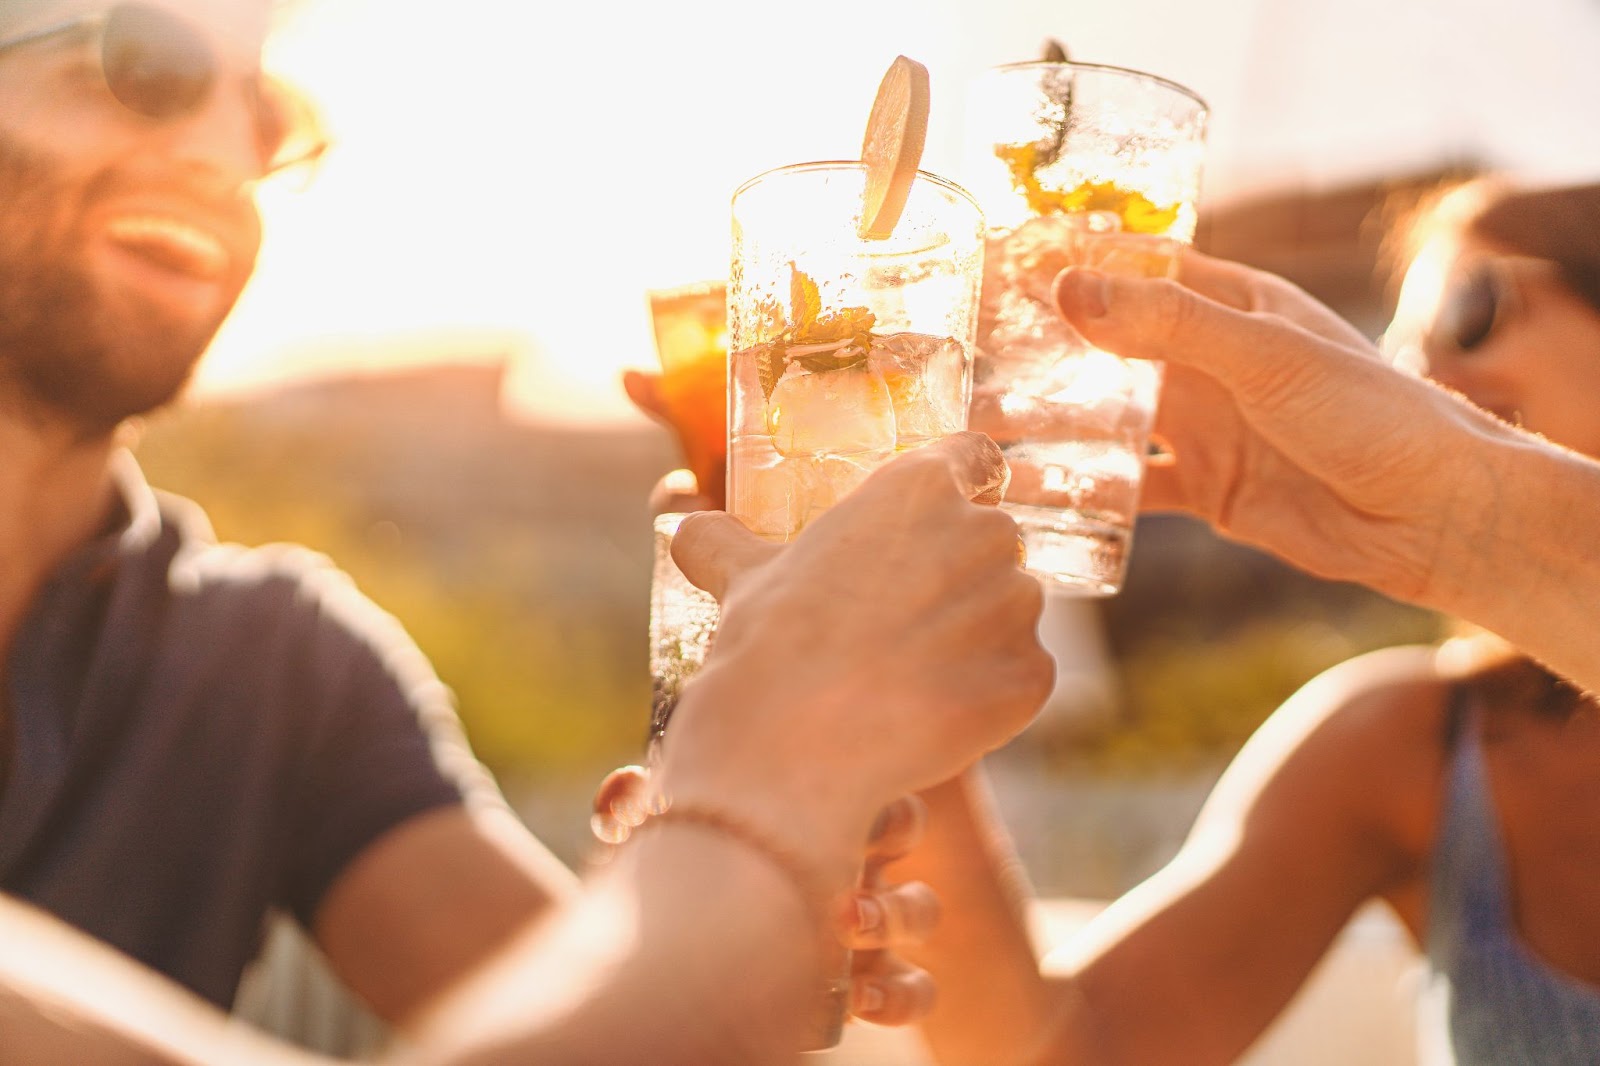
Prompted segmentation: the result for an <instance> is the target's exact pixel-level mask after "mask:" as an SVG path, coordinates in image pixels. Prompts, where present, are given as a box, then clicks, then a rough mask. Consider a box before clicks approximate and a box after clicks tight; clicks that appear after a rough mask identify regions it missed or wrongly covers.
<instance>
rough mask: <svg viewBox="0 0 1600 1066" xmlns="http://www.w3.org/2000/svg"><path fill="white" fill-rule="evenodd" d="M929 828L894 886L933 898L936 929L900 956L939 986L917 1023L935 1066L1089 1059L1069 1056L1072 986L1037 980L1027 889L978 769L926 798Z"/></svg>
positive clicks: (1077, 1040) (1078, 1017)
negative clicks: (926, 888) (920, 889)
mask: <svg viewBox="0 0 1600 1066" xmlns="http://www.w3.org/2000/svg"><path fill="white" fill-rule="evenodd" d="M922 796H923V800H924V802H925V803H926V804H927V807H928V824H927V829H926V832H925V835H924V838H923V842H922V844H921V846H919V848H918V849H917V850H916V851H915V852H913V853H912V854H911V855H910V856H908V857H907V858H906V859H903V860H901V861H900V862H898V863H896V864H895V865H894V866H893V867H891V873H892V875H893V877H894V878H895V879H896V880H911V879H915V880H922V881H926V882H928V883H929V884H930V885H932V886H933V888H934V891H935V892H937V893H938V895H939V901H940V908H941V914H942V915H943V917H942V918H941V921H940V924H939V927H938V929H937V930H935V932H934V934H933V935H932V936H931V937H930V938H929V939H928V942H927V943H926V944H924V945H921V946H920V947H918V948H915V949H909V950H907V951H905V952H904V954H905V955H906V956H907V958H909V959H910V960H911V961H912V962H914V963H916V964H917V965H919V966H922V967H924V968H926V969H927V970H928V971H929V972H930V973H932V974H933V975H934V978H935V980H936V981H937V983H938V988H939V998H938V1001H937V1004H936V1006H935V1007H934V1010H933V1013H932V1014H931V1015H930V1016H929V1017H928V1018H927V1020H926V1021H924V1022H923V1026H922V1028H923V1033H924V1035H925V1037H926V1038H927V1042H928V1047H929V1050H930V1051H931V1052H932V1053H933V1055H934V1058H935V1059H936V1060H937V1061H938V1062H939V1063H940V1064H941V1066H979V1064H982V1066H1008V1064H1023V1063H1033V1062H1036V1061H1041V1055H1042V1054H1043V1053H1044V1052H1045V1051H1046V1050H1047V1049H1051V1050H1053V1051H1054V1052H1055V1053H1056V1054H1055V1056H1054V1057H1053V1058H1052V1061H1061V1062H1088V1061H1090V1060H1089V1059H1087V1058H1085V1057H1083V1056H1081V1055H1074V1054H1071V1049H1072V1048H1074V1047H1081V1046H1083V1043H1084V1038H1085V1037H1086V1035H1087V1034H1086V1032H1085V1031H1083V1024H1084V1022H1085V1021H1086V1018H1085V1017H1084V1016H1083V1015H1082V1014H1081V1012H1078V1011H1076V1010H1074V1009H1072V1003H1073V996H1074V994H1075V990H1074V989H1073V988H1072V987H1071V986H1070V985H1068V984H1067V983H1066V982H1064V981H1063V982H1057V981H1046V980H1045V979H1044V978H1042V977H1041V976H1040V971H1039V957H1038V954H1037V952H1036V949H1035V945H1034V942H1033V938H1032V935H1031V929H1030V910H1031V907H1032V905H1033V902H1034V897H1033V890H1032V888H1031V886H1030V885H1029V884H1028V880H1027V875H1026V872H1025V870H1024V869H1023V867H1022V864H1021V862H1020V860H1019V859H1018V857H1017V855H1016V852H1015V850H1014V848H1013V847H1012V845H1011V842H1010V839H1009V837H1008V835H1007V833H1006V830H1005V827H1004V825H1003V824H1002V823H1001V822H1000V820H999V817H998V815H997V813H996V811H995V810H994V805H993V797H992V796H991V794H990V791H989V786H988V782H987V780H986V779H985V778H984V776H983V774H982V772H981V770H977V769H974V770H971V771H968V772H967V773H966V774H963V775H962V776H961V777H959V778H956V779H954V780H952V781H950V782H948V783H946V784H944V785H941V786H939V787H937V788H934V789H930V790H928V791H927V792H925V793H923V794H922Z"/></svg>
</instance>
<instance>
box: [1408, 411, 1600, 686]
mask: <svg viewBox="0 0 1600 1066" xmlns="http://www.w3.org/2000/svg"><path fill="white" fill-rule="evenodd" d="M1474 447H1475V449H1476V451H1477V453H1478V455H1479V457H1480V460H1479V465H1480V468H1481V470H1482V471H1483V477H1484V479H1485V481H1486V486H1485V487H1484V488H1483V490H1482V491H1481V492H1480V493H1479V496H1478V499H1479V501H1480V502H1479V504H1478V509H1477V510H1476V511H1475V512H1474V513H1473V514H1472V516H1471V518H1470V520H1469V519H1466V518H1463V520H1461V521H1456V522H1453V523H1451V525H1450V528H1449V530H1448V531H1447V540H1446V541H1445V543H1444V544H1443V546H1442V548H1441V551H1440V555H1439V559H1438V560H1437V561H1436V563H1435V566H1434V573H1435V578H1434V580H1433V582H1432V583H1431V584H1430V587H1429V596H1428V599H1429V600H1430V601H1431V602H1429V603H1428V606H1433V607H1438V608H1440V609H1442V610H1445V611H1448V612H1450V613H1452V614H1455V615H1458V616H1460V617H1462V618H1466V619H1468V620H1469V621H1472V622H1475V623H1477V624H1479V625H1482V626H1484V627H1485V628H1487V629H1490V630H1492V631H1493V632H1495V633H1498V634H1499V635H1500V636H1502V637H1504V638H1505V639H1507V640H1509V641H1511V642H1512V643H1513V644H1516V645H1517V646H1518V647H1520V648H1522V649H1523V650H1525V651H1526V652H1528V653H1529V654H1530V655H1533V656H1534V657H1535V658H1538V659H1540V660H1541V661H1543V662H1544V663H1545V664H1546V665H1548V666H1549V667H1550V668H1551V669H1552V670H1554V671H1556V672H1557V673H1559V674H1561V675H1562V676H1564V677H1567V678H1569V679H1571V680H1572V681H1574V682H1575V683H1577V684H1579V685H1581V686H1583V687H1585V688H1587V689H1589V690H1591V691H1600V634H1597V633H1596V629H1595V626H1596V621H1597V619H1600V552H1597V551H1596V550H1595V548H1594V546H1593V537H1594V531H1595V530H1597V529H1600V464H1597V463H1596V462H1594V461H1593V460H1590V459H1587V458H1584V457H1582V456H1579V455H1577V454H1576V453H1573V452H1569V451H1566V450H1564V449H1560V448H1557V447H1555V446H1553V445H1549V444H1547V443H1545V442H1543V441H1540V440H1537V439H1534V438H1530V437H1527V436H1525V435H1523V434H1521V433H1519V432H1513V431H1510V430H1507V431H1504V432H1502V433H1493V434H1483V435H1481V436H1480V437H1479V438H1478V439H1477V440H1476V441H1475V442H1474Z"/></svg>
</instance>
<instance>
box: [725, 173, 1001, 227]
mask: <svg viewBox="0 0 1600 1066" xmlns="http://www.w3.org/2000/svg"><path fill="white" fill-rule="evenodd" d="M865 168H866V164H865V163H863V162H862V161H861V160H859V159H816V160H812V161H811V162H808V163H789V164H787V165H785V166H781V167H773V168H772V169H771V170H763V171H762V172H761V173H759V174H757V175H756V176H755V177H753V178H747V179H746V180H745V181H744V182H743V183H741V184H740V186H739V187H738V188H737V189H734V190H733V196H732V197H730V199H729V203H730V204H732V203H735V202H737V201H738V199H739V197H740V196H742V195H744V194H745V193H746V192H748V191H750V189H752V188H754V187H755V186H757V185H759V184H761V183H762V182H764V181H766V180H767V179H768V178H776V177H786V176H788V175H790V174H805V173H809V172H811V171H821V170H864V169H865ZM917 179H918V180H921V181H926V182H929V183H931V184H933V185H935V186H937V187H938V188H941V189H943V190H945V191H946V192H951V193H955V194H956V196H958V197H959V198H961V199H962V200H965V201H966V202H967V203H968V204H971V205H972V209H973V210H974V211H976V212H977V214H978V218H979V219H980V220H981V219H983V208H982V207H981V206H979V204H978V198H977V197H976V196H974V195H972V194H971V193H970V192H968V191H967V190H966V189H964V188H962V187H961V186H960V185H958V184H956V183H955V182H953V181H951V180H950V179H949V178H944V177H940V176H939V175H938V174H935V173H933V172H932V171H930V170H919V171H917Z"/></svg>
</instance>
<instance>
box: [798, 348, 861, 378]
mask: <svg viewBox="0 0 1600 1066" xmlns="http://www.w3.org/2000/svg"><path fill="white" fill-rule="evenodd" d="M793 359H794V361H795V362H796V363H798V364H800V366H801V367H803V368H804V369H805V370H806V371H807V372H808V373H811V374H827V373H831V372H832V371H835V370H853V369H855V368H857V367H863V366H866V365H867V348H866V347H857V346H856V345H855V344H843V345H840V346H839V347H837V348H834V349H833V350H832V351H826V352H812V353H809V354H806V355H796V356H794V357H793Z"/></svg>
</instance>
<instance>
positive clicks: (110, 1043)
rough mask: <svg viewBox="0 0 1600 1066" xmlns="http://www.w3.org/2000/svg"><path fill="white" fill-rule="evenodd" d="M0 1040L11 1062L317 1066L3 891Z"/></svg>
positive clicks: (18, 1065) (19, 1065)
mask: <svg viewBox="0 0 1600 1066" xmlns="http://www.w3.org/2000/svg"><path fill="white" fill-rule="evenodd" d="M0 942H4V943H5V945H6V950H5V952H3V953H0V1046H3V1047H4V1049H5V1050H4V1055H3V1058H4V1060H5V1062H6V1063H8V1064H12V1066H56V1064H58V1063H68V1062H70V1063H73V1064H74V1066H210V1064H213V1063H230V1064H235V1066H317V1064H324V1063H327V1061H328V1060H325V1059H322V1058H319V1057H315V1056H312V1055H308V1054H304V1053H301V1052H298V1051H294V1050H292V1049H290V1048H287V1047H285V1046H283V1045H279V1044H275V1043H273V1042H271V1041H269V1040H267V1039H266V1038H264V1037H262V1036H260V1035H259V1034H257V1033H255V1032H254V1031H252V1030H250V1029H248V1028H247V1027H245V1026H243V1025H242V1024H239V1023H235V1022H230V1021H229V1020H228V1019H226V1018H225V1017H223V1015H221V1014H220V1013H218V1012H217V1011H216V1010H215V1009H213V1008H211V1007H209V1006H207V1005H206V1004H203V1003H201V1002H200V1001H199V1000H197V999H195V998H194V997H193V996H191V995H189V994H188V993H186V992H184V991H183V990H182V989H180V988H178V987H177V986H176V985H173V984H171V983H169V982H167V981H165V980H164V979H162V978H161V977H159V976H158V975H156V974H155V973H153V972H151V971H149V970H146V969H144V968H142V967H140V966H139V965H138V964H137V963H135V962H133V961H132V960H131V959H129V958H127V957H126V956H123V955H119V954H117V953H116V952H114V951H112V950H110V949H109V948H106V947H104V946H103V945H101V944H99V943H96V942H93V941H91V940H89V939H88V938H87V937H85V936H83V935H82V934H80V933H78V932H76V931H75V930H73V929H70V928H68V927H67V926H64V925H62V924H61V923H60V922H58V921H56V920H55V919H53V918H51V917H49V916H48V915H45V914H43V913H42V912H38V911H34V910H32V909H31V908H28V907H25V906H22V905H20V904H17V903H15V902H13V901H11V900H9V899H3V898H0Z"/></svg>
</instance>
